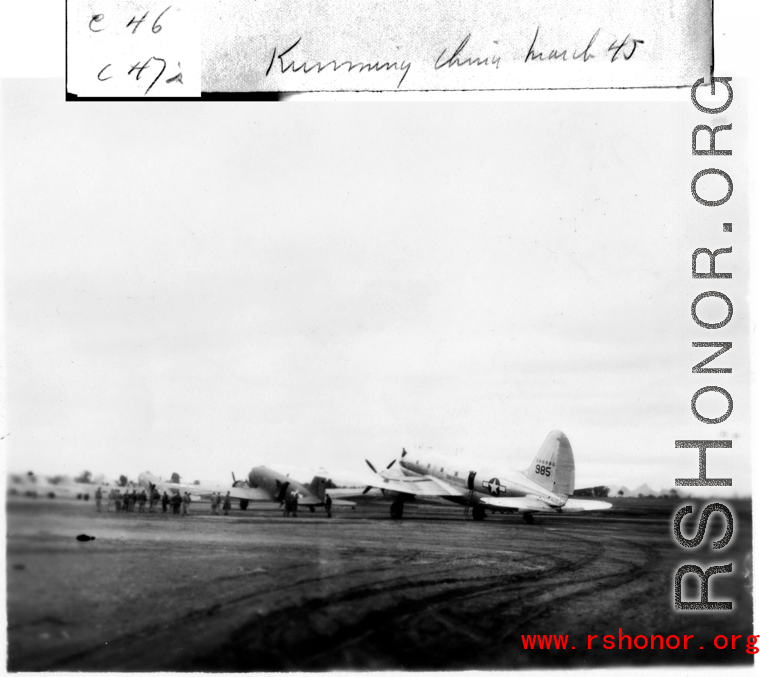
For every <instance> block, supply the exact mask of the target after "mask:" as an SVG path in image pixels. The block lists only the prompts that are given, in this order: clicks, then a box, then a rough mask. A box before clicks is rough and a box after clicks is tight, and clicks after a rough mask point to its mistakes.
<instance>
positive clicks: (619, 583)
mask: <svg viewBox="0 0 760 677" xmlns="http://www.w3.org/2000/svg"><path fill="white" fill-rule="evenodd" d="M694 503H695V511H697V507H699V510H701V506H702V503H703V501H695V502H694ZM615 505H616V507H615V509H614V510H612V511H608V512H607V513H598V514H596V515H594V514H587V515H583V516H547V517H542V516H538V517H537V518H536V522H535V524H533V525H527V524H524V523H523V521H522V520H521V519H520V518H519V517H510V516H499V515H490V514H489V515H488V518H487V519H486V520H485V521H484V522H475V521H473V520H472V519H471V518H469V517H468V518H465V517H464V516H463V514H462V512H463V510H462V508H459V507H456V506H452V505H450V504H447V505H421V504H410V505H407V507H406V510H405V513H404V519H403V520H401V521H394V520H391V519H390V518H389V516H388V503H387V502H384V501H369V502H363V503H361V504H360V505H359V506H357V507H356V509H354V510H351V509H345V508H344V509H339V510H335V511H334V513H333V518H332V519H327V518H326V516H325V514H324V512H323V511H320V510H318V511H317V512H316V513H315V514H311V513H309V511H308V510H302V511H301V512H299V516H298V517H297V518H295V519H294V518H285V517H283V516H282V513H281V511H280V510H279V509H277V507H276V506H273V505H265V506H253V508H252V509H251V508H249V509H248V510H247V511H245V512H243V511H240V510H238V509H237V508H235V509H234V510H233V512H232V513H231V514H230V515H229V516H228V517H224V516H212V515H211V514H210V510H209V507H208V505H207V504H193V514H192V515H191V516H189V517H179V516H175V515H170V514H169V515H167V514H162V513H161V512H159V513H152V514H148V513H145V514H140V513H129V514H125V513H119V514H115V513H106V512H102V513H97V512H96V510H95V506H94V505H93V504H92V503H82V502H74V501H62V500H48V499H20V498H19V499H11V500H9V502H8V504H7V532H8V533H7V586H8V590H7V600H8V601H7V604H8V654H9V662H8V668H9V670H12V671H40V670H65V671H79V670H86V671H140V672H152V671H189V670H199V671H276V670H299V671H300V670H304V671H312V670H385V669H396V670H397V669H409V670H423V669H425V670H444V669H448V670H462V669H517V668H530V667H533V668H540V667H563V668H567V667H581V666H589V667H602V666H611V665H656V664H663V663H669V664H675V665H684V664H692V665H693V664H705V663H742V664H745V665H746V664H749V663H750V662H751V661H752V658H753V656H752V655H751V654H748V653H746V651H745V650H744V648H745V645H744V644H742V643H741V642H740V643H739V645H737V648H736V649H735V650H733V651H732V650H731V649H730V645H729V648H728V649H726V650H718V649H715V648H714V647H713V637H714V636H715V635H718V634H721V635H728V637H729V639H730V637H731V634H732V633H734V634H742V635H744V636H746V635H747V634H749V633H750V632H751V618H752V608H751V595H750V594H749V593H748V592H747V590H746V588H745V586H746V585H747V582H748V581H747V579H746V578H745V568H746V563H745V559H746V555H747V552H748V548H749V545H750V534H751V521H750V506H749V503H748V502H745V503H739V502H736V501H733V502H731V507H732V510H734V519H735V533H734V537H733V542H732V544H731V546H729V550H730V552H729V553H727V554H721V553H717V552H715V553H714V552H712V551H711V550H709V544H708V543H707V541H708V539H709V538H710V536H711V534H710V533H709V531H708V536H707V537H706V538H705V543H704V545H703V546H702V548H700V549H699V550H698V551H694V552H691V553H689V552H686V553H685V552H684V550H683V549H682V548H680V547H679V546H677V545H676V543H675V540H674V538H673V535H672V514H673V512H674V511H675V510H676V504H675V503H672V502H667V501H664V500H660V499H658V500H655V501H646V499H642V500H640V501H638V502H636V499H629V500H625V499H618V500H615ZM679 506H680V503H679ZM713 522H716V523H719V520H718V519H717V518H714V519H713V520H711V521H710V524H711V525H712V524H713ZM717 531H718V532H719V534H718V536H717V537H720V535H721V534H722V527H719V528H718V529H717ZM78 534H87V535H90V536H94V537H95V540H92V541H87V542H81V541H78V540H76V538H75V537H76V536H77V535H78ZM713 540H714V539H713ZM727 561H733V563H734V564H733V567H734V572H736V573H735V574H734V575H732V576H725V575H724V576H715V577H713V579H712V582H711V584H710V597H711V599H712V600H721V599H731V600H734V607H735V608H734V610H733V611H731V612H722V613H703V612H696V613H684V612H680V613H676V612H675V611H673V610H672V607H673V573H674V571H675V570H676V568H677V567H678V566H680V565H681V564H684V563H686V562H695V563H698V564H701V565H702V566H703V567H704V568H706V567H707V566H712V565H715V564H723V563H726V562H727ZM689 579H696V577H694V576H690V577H687V579H686V580H687V581H688V580H689ZM684 589H685V595H684V598H685V600H689V599H696V598H698V591H697V586H696V581H692V582H691V583H689V585H688V586H685V588H684ZM619 628H622V629H623V633H624V634H628V635H631V636H632V637H633V636H634V635H636V634H643V635H646V636H649V635H652V634H662V635H664V636H667V635H680V636H681V637H683V635H684V634H690V635H695V640H692V641H691V643H690V644H689V646H688V650H686V651H684V650H683V649H682V648H681V649H678V650H668V649H664V650H659V649H657V650H651V649H645V650H638V649H631V650H628V649H627V648H624V649H622V650H618V649H617V648H616V649H614V650H605V649H603V648H602V647H601V639H599V640H597V642H596V646H593V647H592V648H591V649H588V648H587V647H586V644H587V635H599V637H601V636H602V635H604V634H614V635H615V636H616V637H617V635H618V630H619ZM527 634H567V635H569V638H570V641H569V643H568V649H565V650H561V649H555V648H553V649H551V650H546V649H544V650H541V649H534V650H530V649H527V650H526V649H524V648H523V644H522V640H521V635H527ZM571 645H572V646H574V647H575V649H571V648H570V646H571ZM700 645H701V646H702V647H703V648H702V649H700ZM616 646H617V645H616Z"/></svg>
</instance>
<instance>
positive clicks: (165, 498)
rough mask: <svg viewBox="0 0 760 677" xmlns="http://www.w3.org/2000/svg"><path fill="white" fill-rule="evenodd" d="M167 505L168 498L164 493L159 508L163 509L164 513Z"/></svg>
mask: <svg viewBox="0 0 760 677" xmlns="http://www.w3.org/2000/svg"><path fill="white" fill-rule="evenodd" d="M167 505H169V497H168V496H167V495H166V492H164V495H163V496H162V497H161V507H162V508H163V509H164V512H166V506H167Z"/></svg>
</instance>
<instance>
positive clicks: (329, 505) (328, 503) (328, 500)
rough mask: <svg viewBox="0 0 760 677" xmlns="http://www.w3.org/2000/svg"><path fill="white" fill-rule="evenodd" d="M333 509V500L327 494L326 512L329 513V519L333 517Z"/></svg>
mask: <svg viewBox="0 0 760 677" xmlns="http://www.w3.org/2000/svg"><path fill="white" fill-rule="evenodd" d="M331 508H332V499H331V498H330V494H325V512H326V513H327V516H328V517H332V512H330V509H331Z"/></svg>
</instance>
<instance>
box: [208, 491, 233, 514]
mask: <svg viewBox="0 0 760 677" xmlns="http://www.w3.org/2000/svg"><path fill="white" fill-rule="evenodd" d="M220 506H221V509H222V512H223V513H224V514H225V515H229V514H230V510H232V500H231V499H230V492H229V491H228V492H227V495H226V496H225V497H224V498H222V493H221V492H217V493H215V494H211V514H212V515H218V514H219V508H220Z"/></svg>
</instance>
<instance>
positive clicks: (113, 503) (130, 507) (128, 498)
mask: <svg viewBox="0 0 760 677" xmlns="http://www.w3.org/2000/svg"><path fill="white" fill-rule="evenodd" d="M103 497H104V492H103V489H102V488H101V487H98V488H97V490H96V491H95V506H96V507H97V510H98V512H101V511H102V509H103ZM105 498H106V500H107V503H106V510H107V511H108V512H111V511H112V510H113V511H114V512H135V509H136V510H137V512H145V504H146V503H148V504H149V508H148V511H149V512H153V509H154V507H155V505H156V503H157V502H158V500H159V499H160V495H159V493H158V492H157V491H156V490H155V489H153V490H152V491H151V492H150V496H149V495H148V492H146V491H145V489H143V490H142V491H139V492H138V491H137V489H132V490H131V491H130V490H129V489H125V490H124V493H122V492H121V490H119V489H116V488H114V489H111V491H109V492H108V494H107V495H106V496H105Z"/></svg>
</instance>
